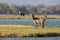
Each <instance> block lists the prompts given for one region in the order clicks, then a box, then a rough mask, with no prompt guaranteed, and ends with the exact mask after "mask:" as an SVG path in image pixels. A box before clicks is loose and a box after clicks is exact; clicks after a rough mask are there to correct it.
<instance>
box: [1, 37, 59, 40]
mask: <svg viewBox="0 0 60 40" xmlns="http://www.w3.org/2000/svg"><path fill="white" fill-rule="evenodd" d="M0 40H60V37H38V38H0Z"/></svg>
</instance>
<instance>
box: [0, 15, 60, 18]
mask: <svg viewBox="0 0 60 40" xmlns="http://www.w3.org/2000/svg"><path fill="white" fill-rule="evenodd" d="M35 17H38V18H40V17H43V15H38V16H37V15H36V16H35ZM47 18H48V19H60V15H47ZM0 19H31V16H30V15H26V16H20V15H7V14H3V15H0Z"/></svg>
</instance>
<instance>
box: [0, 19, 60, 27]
mask: <svg viewBox="0 0 60 40" xmlns="http://www.w3.org/2000/svg"><path fill="white" fill-rule="evenodd" d="M3 24H4V25H9V24H11V25H33V22H32V20H31V19H0V25H3ZM39 25H40V24H38V26H39ZM45 26H50V27H52V26H53V27H60V19H47V20H46V21H45Z"/></svg>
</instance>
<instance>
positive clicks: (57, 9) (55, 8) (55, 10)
mask: <svg viewBox="0 0 60 40" xmlns="http://www.w3.org/2000/svg"><path fill="white" fill-rule="evenodd" d="M31 12H34V13H35V14H37V15H42V14H44V15H60V4H56V5H49V6H45V5H43V4H40V5H37V6H33V5H23V6H19V5H15V4H11V5H8V4H4V3H0V14H12V15H20V14H21V13H23V14H25V15H29V14H30V13H31Z"/></svg>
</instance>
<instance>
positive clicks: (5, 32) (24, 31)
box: [0, 25, 60, 37]
mask: <svg viewBox="0 0 60 40" xmlns="http://www.w3.org/2000/svg"><path fill="white" fill-rule="evenodd" d="M48 33H58V34H59V35H60V28H46V27H45V28H44V29H42V28H41V27H38V28H35V27H34V26H22V25H21V26H18V25H14V26H12V25H8V26H7V25H5V26H4V25H3V26H1V25H0V36H3V37H4V36H9V37H10V36H11V37H25V36H27V37H28V36H36V34H39V35H40V36H41V34H42V35H44V34H48ZM49 35H50V34H49Z"/></svg>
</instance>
